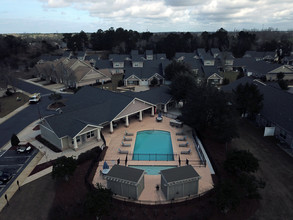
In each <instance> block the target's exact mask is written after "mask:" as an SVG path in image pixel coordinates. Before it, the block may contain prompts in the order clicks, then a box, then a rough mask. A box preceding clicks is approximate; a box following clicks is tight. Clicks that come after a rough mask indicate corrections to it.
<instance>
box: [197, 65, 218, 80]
mask: <svg viewBox="0 0 293 220" xmlns="http://www.w3.org/2000/svg"><path fill="white" fill-rule="evenodd" d="M201 68H202V71H203V73H204V74H205V77H206V78H209V77H210V76H212V75H213V74H214V73H216V74H219V71H218V69H217V67H215V66H204V65H202V66H201Z"/></svg>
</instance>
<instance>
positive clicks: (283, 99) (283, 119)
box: [257, 83, 293, 134]
mask: <svg viewBox="0 0 293 220" xmlns="http://www.w3.org/2000/svg"><path fill="white" fill-rule="evenodd" d="M257 86H258V88H259V90H260V92H261V93H262V94H263V95H264V100H263V108H262V110H261V115H263V116H264V117H265V118H267V119H268V120H270V121H271V122H273V123H275V124H278V125H279V126H280V127H282V128H283V129H286V130H287V131H288V132H290V133H291V134H292V133H293V115H292V109H293V94H291V93H288V92H286V91H284V90H280V89H277V88H275V87H272V86H268V85H264V84H261V83H257Z"/></svg>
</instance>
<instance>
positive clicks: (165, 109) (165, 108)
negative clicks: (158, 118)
mask: <svg viewBox="0 0 293 220" xmlns="http://www.w3.org/2000/svg"><path fill="white" fill-rule="evenodd" d="M164 112H167V104H166V105H164Z"/></svg>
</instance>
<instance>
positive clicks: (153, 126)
mask: <svg viewBox="0 0 293 220" xmlns="http://www.w3.org/2000/svg"><path fill="white" fill-rule="evenodd" d="M170 120H171V119H170V118H167V117H164V119H163V121H162V122H156V118H155V117H151V116H150V115H144V117H143V120H142V121H141V122H140V121H138V120H137V119H132V120H131V121H130V123H129V127H125V126H124V124H122V123H121V124H119V125H118V127H117V128H116V129H114V132H113V133H112V134H110V133H109V132H105V130H104V133H103V134H104V137H105V139H106V143H107V146H108V149H107V152H106V155H105V157H104V161H107V163H108V165H109V167H110V168H111V167H112V166H113V165H114V164H116V163H117V159H118V158H120V165H125V158H126V154H120V153H119V152H118V149H119V148H120V149H121V150H127V151H128V152H129V153H130V154H131V155H128V156H127V165H164V166H178V165H179V162H178V158H179V155H180V160H181V166H184V165H185V163H186V159H188V160H189V164H190V165H192V166H193V167H194V169H195V170H196V172H197V173H198V174H199V175H200V176H201V179H200V180H199V194H202V193H204V192H206V191H208V190H210V189H212V188H213V181H212V176H211V172H210V169H209V167H208V166H206V167H204V166H199V165H198V163H197V161H198V160H199V157H198V154H197V152H196V149H195V146H194V142H193V137H192V129H191V128H190V127H189V126H187V125H184V126H183V127H182V128H176V127H171V126H170ZM142 130H164V131H169V132H170V134H171V140H172V147H173V153H174V154H175V155H174V161H137V160H132V153H133V150H134V144H135V138H136V132H138V131H142ZM126 131H127V132H128V133H133V134H134V135H133V136H129V137H131V138H132V141H125V142H126V143H130V144H131V146H130V147H123V146H121V142H122V140H123V137H124V135H125V132H126ZM177 132H184V133H185V135H184V136H186V138H187V142H188V143H189V146H188V147H179V144H180V143H185V142H182V141H177V138H180V137H182V136H178V135H176V133H177ZM188 149H191V153H190V154H189V155H187V154H181V153H180V152H181V151H183V150H188ZM104 161H101V162H100V164H99V167H98V169H97V170H96V174H95V176H94V178H93V184H94V185H96V184H97V183H101V184H102V185H104V186H106V180H104V179H103V176H102V175H101V174H100V171H101V170H102V166H103V163H104ZM160 182H161V176H160V175H145V187H144V190H143V191H142V193H141V195H140V197H139V199H138V200H139V201H142V202H144V201H145V202H147V201H149V202H150V203H154V202H166V198H165V196H164V194H163V192H162V191H161V190H157V189H156V186H157V185H160Z"/></svg>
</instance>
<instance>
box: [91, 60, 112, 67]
mask: <svg viewBox="0 0 293 220" xmlns="http://www.w3.org/2000/svg"><path fill="white" fill-rule="evenodd" d="M95 68H97V69H112V68H113V64H112V62H111V61H109V60H97V61H96V64H95Z"/></svg>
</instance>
